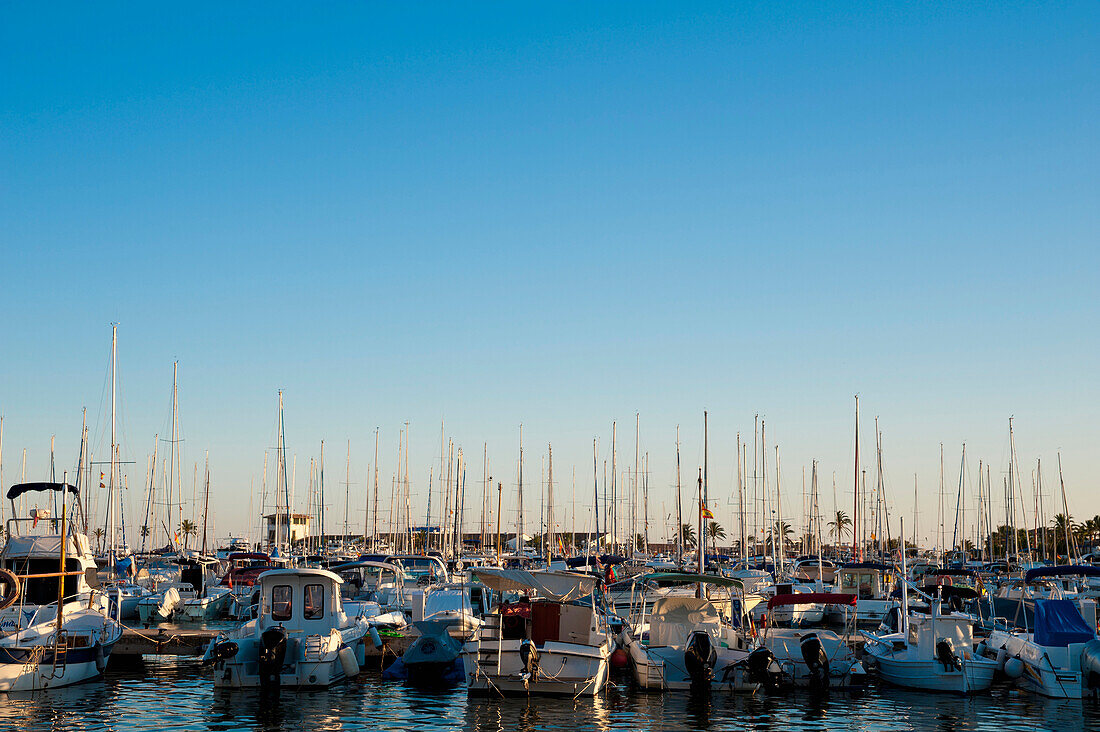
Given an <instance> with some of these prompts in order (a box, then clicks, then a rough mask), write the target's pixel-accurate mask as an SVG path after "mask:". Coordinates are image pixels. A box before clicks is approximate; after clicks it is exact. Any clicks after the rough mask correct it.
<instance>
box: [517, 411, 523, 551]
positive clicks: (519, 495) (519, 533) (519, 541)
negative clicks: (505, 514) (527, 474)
mask: <svg viewBox="0 0 1100 732" xmlns="http://www.w3.org/2000/svg"><path fill="white" fill-rule="evenodd" d="M516 500H517V501H518V502H519V504H518V506H517V508H518V511H517V514H516V554H522V553H523V545H524V540H523V529H524V525H523V524H524V521H523V425H522V424H521V425H520V426H519V490H518V493H517V495H516Z"/></svg>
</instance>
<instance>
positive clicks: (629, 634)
mask: <svg viewBox="0 0 1100 732" xmlns="http://www.w3.org/2000/svg"><path fill="white" fill-rule="evenodd" d="M674 580H676V582H675V583H674ZM644 584H645V585H650V584H651V583H650V582H649V581H646V582H645V583H644ZM671 586H679V587H681V588H685V589H687V588H690V589H691V590H692V591H693V592H694V590H695V589H696V588H700V587H702V588H703V596H701V597H696V596H695V595H694V594H684V593H679V594H675V595H673V594H668V592H667V591H666V588H668V587H671ZM711 587H720V588H725V589H727V590H732V589H740V588H741V583H740V582H739V581H737V580H734V579H729V578H726V577H720V576H715V575H698V574H687V573H678V574H677V573H663V574H661V575H660V582H659V583H658V582H653V583H652V586H651V587H649V589H650V590H651V591H652V590H657V591H658V593H659V596H658V597H657V599H656V600H653V601H652V602H649V601H647V599H646V598H645V597H644V596H643V597H642V598H641V599H640V601H639V602H638V604H637V611H636V612H634V613H632V614H631V618H630V620H629V621H628V622H627V623H625V624H624V625H623V630H622V634H621V644H622V646H623V647H624V648H625V649H626V652H627V654H628V655H629V657H630V663H631V667H632V669H633V674H634V680H635V681H636V682H637V684H638V686H639V687H641V688H642V689H644V690H646V691H666V690H687V689H692V688H698V687H704V688H708V687H709V688H711V689H715V690H717V689H721V690H726V691H740V692H754V691H757V690H758V689H760V688H761V687H762V686H767V687H769V688H776V687H778V685H779V673H780V670H779V666H778V665H777V664H775V663H774V659H773V658H772V656H771V653H770V652H769V651H767V650H766V649H761V648H758V647H756V646H755V644H753V643H749V642H746V640H745V638H744V636H743V635H742V634H741V633H740V632H739V629H738V628H737V627H734V625H733V624H732V623H731V622H730V620H729V619H728V618H726V617H723V615H722V613H721V612H720V610H719V608H718V607H717V606H716V605H715V604H714V603H713V602H711V601H710V599H709V598H708V597H707V594H709V593H708V591H709V589H710V588H711ZM738 617H739V618H740V617H741V616H740V615H739V616H738Z"/></svg>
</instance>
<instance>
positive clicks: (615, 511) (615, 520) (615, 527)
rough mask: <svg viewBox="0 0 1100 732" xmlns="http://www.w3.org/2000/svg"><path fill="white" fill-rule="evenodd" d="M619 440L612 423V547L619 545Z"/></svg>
mask: <svg viewBox="0 0 1100 732" xmlns="http://www.w3.org/2000/svg"><path fill="white" fill-rule="evenodd" d="M618 454H619V448H618V439H617V433H616V424H615V422H612V423H611V546H613V547H617V546H618V545H619V496H618V495H617V491H616V488H617V487H618V483H617V480H616V478H617V474H618Z"/></svg>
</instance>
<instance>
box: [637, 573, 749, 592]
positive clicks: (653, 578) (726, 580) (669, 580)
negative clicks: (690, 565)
mask: <svg viewBox="0 0 1100 732" xmlns="http://www.w3.org/2000/svg"><path fill="white" fill-rule="evenodd" d="M634 581H635V582H658V583H661V584H662V585H664V586H667V585H673V584H677V585H679V584H683V585H690V584H694V583H702V584H707V585H715V586H717V587H737V588H741V587H744V586H745V585H744V583H743V582H742V581H741V580H736V579H732V578H730V577H722V576H719V575H716V574H692V573H690V572H655V573H653V574H643V575H639V576H638V577H636V578H635V579H634Z"/></svg>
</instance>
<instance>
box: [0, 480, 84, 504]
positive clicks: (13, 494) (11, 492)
mask: <svg viewBox="0 0 1100 732" xmlns="http://www.w3.org/2000/svg"><path fill="white" fill-rule="evenodd" d="M65 490H67V491H69V493H73V494H79V493H80V489H79V488H77V487H76V486H75V485H71V484H69V483H16V484H15V485H13V486H12V487H11V488H8V498H10V499H11V500H15V499H16V498H18V497H19V496H21V495H23V494H24V493H27V492H29V491H65Z"/></svg>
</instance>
